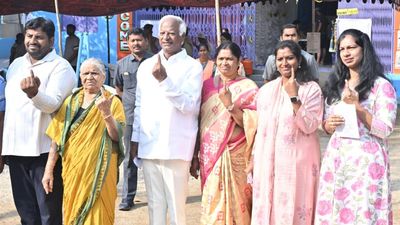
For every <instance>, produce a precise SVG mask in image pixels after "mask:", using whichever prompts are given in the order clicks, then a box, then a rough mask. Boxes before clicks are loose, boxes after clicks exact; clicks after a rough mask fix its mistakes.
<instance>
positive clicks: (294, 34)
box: [263, 24, 319, 82]
mask: <svg viewBox="0 0 400 225" xmlns="http://www.w3.org/2000/svg"><path fill="white" fill-rule="evenodd" d="M299 39H300V34H299V30H298V27H297V26H296V25H294V24H286V25H284V26H283V27H282V29H281V36H280V40H281V41H286V40H291V41H294V42H296V43H299ZM301 55H302V56H303V57H304V59H305V60H306V61H307V66H308V71H309V72H310V76H312V77H314V78H316V79H317V80H318V79H319V72H318V64H317V61H315V58H314V56H313V55H311V54H310V53H308V52H306V51H304V50H301ZM274 72H276V64H275V55H274V54H272V55H270V56H268V59H267V62H266V63H265V69H264V73H263V78H264V81H265V82H268V81H271V80H274V79H275V78H276V76H274Z"/></svg>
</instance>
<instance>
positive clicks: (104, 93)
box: [100, 87, 107, 99]
mask: <svg viewBox="0 0 400 225" xmlns="http://www.w3.org/2000/svg"><path fill="white" fill-rule="evenodd" d="M100 92H101V97H103V98H105V99H107V96H106V90H105V89H104V87H101V88H100Z"/></svg>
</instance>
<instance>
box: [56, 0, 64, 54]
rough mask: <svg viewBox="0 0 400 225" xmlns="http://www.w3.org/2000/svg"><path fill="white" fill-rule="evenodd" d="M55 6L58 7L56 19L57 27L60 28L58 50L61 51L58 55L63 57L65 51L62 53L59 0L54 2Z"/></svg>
mask: <svg viewBox="0 0 400 225" xmlns="http://www.w3.org/2000/svg"><path fill="white" fill-rule="evenodd" d="M54 6H55V7H56V17H57V27H58V49H60V52H59V53H58V54H59V55H60V56H62V53H63V51H62V38H61V24H60V14H59V12H58V0H54Z"/></svg>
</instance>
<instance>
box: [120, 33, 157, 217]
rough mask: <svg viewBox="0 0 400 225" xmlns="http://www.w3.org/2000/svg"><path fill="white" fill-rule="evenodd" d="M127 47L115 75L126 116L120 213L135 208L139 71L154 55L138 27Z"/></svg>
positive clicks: (130, 35) (131, 34)
mask: <svg viewBox="0 0 400 225" xmlns="http://www.w3.org/2000/svg"><path fill="white" fill-rule="evenodd" d="M127 35H128V47H129V50H130V52H131V54H129V55H128V56H125V57H124V58H122V59H121V60H120V61H118V63H117V66H116V68H115V70H114V71H115V74H114V78H115V79H114V86H115V89H116V91H117V93H118V95H119V96H120V97H121V98H122V103H123V105H124V112H125V117H126V126H125V131H124V134H125V135H124V144H125V160H124V163H123V177H122V181H123V184H122V196H121V203H120V204H119V210H122V211H128V210H130V209H131V208H132V207H133V206H134V199H135V195H136V189H137V167H136V165H135V164H134V163H133V161H132V159H133V158H132V157H131V155H130V143H131V137H132V124H133V118H134V114H133V113H134V109H135V96H136V84H137V80H136V72H137V70H138V68H139V65H140V64H141V63H142V62H143V61H144V60H145V59H147V58H150V57H151V56H152V53H149V52H148V51H146V50H147V47H148V41H147V39H146V38H145V37H144V31H143V30H142V29H140V28H135V29H133V30H130V31H129V32H128V34H127Z"/></svg>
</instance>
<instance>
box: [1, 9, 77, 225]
mask: <svg viewBox="0 0 400 225" xmlns="http://www.w3.org/2000/svg"><path fill="white" fill-rule="evenodd" d="M24 29H25V40H24V43H25V48H26V50H27V54H25V55H24V56H23V57H19V58H17V59H15V60H14V62H13V63H11V65H10V67H9V69H8V71H7V85H6V90H5V96H6V99H12V101H7V102H6V109H7V110H6V112H5V118H4V133H3V149H2V155H3V156H6V157H7V162H8V166H9V169H10V179H11V188H12V192H13V197H14V203H15V207H16V208H17V211H18V214H19V216H20V217H21V224H23V225H36V224H41V225H61V224H62V196H63V184H62V179H61V162H58V163H57V164H56V165H55V167H54V182H53V192H52V193H51V194H49V195H46V193H45V190H44V188H43V186H42V177H43V174H44V171H45V166H46V161H47V157H48V152H49V150H50V145H51V139H50V138H49V137H48V136H46V134H45V131H46V128H47V126H48V125H49V123H50V121H51V118H52V115H53V113H55V112H56V111H57V110H58V108H59V107H60V106H61V104H62V102H63V101H64V99H65V98H66V97H67V96H68V95H70V94H71V92H72V89H73V88H74V87H75V86H76V80H75V73H74V70H73V69H72V67H71V65H70V64H69V63H68V61H67V60H65V59H64V58H62V57H60V56H58V55H57V54H56V51H55V50H54V49H53V45H54V32H55V27H54V24H53V22H52V21H51V20H48V19H45V18H43V17H38V18H35V19H32V20H29V21H28V22H26V24H25V28H24Z"/></svg>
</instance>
